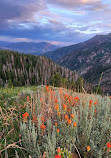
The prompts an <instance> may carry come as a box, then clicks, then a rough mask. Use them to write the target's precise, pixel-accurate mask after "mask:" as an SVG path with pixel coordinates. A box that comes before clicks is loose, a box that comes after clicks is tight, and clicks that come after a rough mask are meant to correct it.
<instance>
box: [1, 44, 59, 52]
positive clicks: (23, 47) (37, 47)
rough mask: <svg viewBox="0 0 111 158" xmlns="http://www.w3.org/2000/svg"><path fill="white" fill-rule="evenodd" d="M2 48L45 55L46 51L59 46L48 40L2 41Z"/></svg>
mask: <svg viewBox="0 0 111 158" xmlns="http://www.w3.org/2000/svg"><path fill="white" fill-rule="evenodd" d="M0 47H1V48H0V49H2V50H3V49H7V50H13V51H17V52H19V53H26V54H27V53H28V54H34V55H43V54H44V53H45V52H48V51H53V50H55V49H57V48H58V47H59V46H57V45H53V44H50V43H47V42H40V43H36V42H17V43H9V42H4V41H1V42H0Z"/></svg>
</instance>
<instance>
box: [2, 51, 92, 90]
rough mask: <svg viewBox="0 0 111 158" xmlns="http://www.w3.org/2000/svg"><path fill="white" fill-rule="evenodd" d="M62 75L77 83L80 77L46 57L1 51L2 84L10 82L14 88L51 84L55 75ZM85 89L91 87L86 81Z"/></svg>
mask: <svg viewBox="0 0 111 158" xmlns="http://www.w3.org/2000/svg"><path fill="white" fill-rule="evenodd" d="M57 73H58V74H60V75H61V77H63V78H66V79H67V80H68V81H70V82H71V81H72V82H74V83H75V82H76V81H78V79H79V78H80V76H79V75H78V74H77V73H75V72H73V71H71V70H69V69H68V68H64V67H61V66H59V65H57V64H56V63H54V62H53V61H51V60H50V59H48V58H46V57H44V56H34V55H25V54H19V53H16V52H12V51H7V50H4V51H3V50H2V51H0V79H1V83H2V82H4V83H7V82H9V81H10V80H11V81H12V83H13V85H14V86H24V85H40V84H44V85H46V84H49V82H50V80H51V78H52V77H53V76H54V74H57ZM84 86H85V88H86V89H87V90H88V89H91V85H90V84H89V83H87V82H85V80H84Z"/></svg>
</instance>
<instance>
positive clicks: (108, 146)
mask: <svg viewBox="0 0 111 158" xmlns="http://www.w3.org/2000/svg"><path fill="white" fill-rule="evenodd" d="M106 145H107V148H108V150H110V148H111V144H110V142H108V143H107V144H106Z"/></svg>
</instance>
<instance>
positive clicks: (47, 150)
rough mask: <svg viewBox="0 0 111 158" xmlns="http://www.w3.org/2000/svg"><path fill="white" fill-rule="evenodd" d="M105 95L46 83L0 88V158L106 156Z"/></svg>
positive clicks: (108, 106)
mask: <svg viewBox="0 0 111 158" xmlns="http://www.w3.org/2000/svg"><path fill="white" fill-rule="evenodd" d="M110 117H111V98H110V96H104V97H102V96H99V95H94V94H91V95H90V94H86V93H85V92H84V93H76V92H73V91H71V90H68V89H63V88H55V87H51V86H50V87H49V86H38V87H35V86H33V87H26V88H25V87H20V88H4V89H1V90H0V156H1V158H7V157H9V158H15V157H16V158H19V157H20V158H21V157H23V158H28V157H30V158H31V157H32V158H106V157H107V158H109V157H110V156H111V150H110V149H111V144H110V143H111V118H110Z"/></svg>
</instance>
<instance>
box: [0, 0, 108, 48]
mask: <svg viewBox="0 0 111 158" xmlns="http://www.w3.org/2000/svg"><path fill="white" fill-rule="evenodd" d="M108 33H111V0H0V41H8V42H42V41H44V42H50V43H52V44H56V45H61V46H67V45H71V44H75V43H79V42H83V41H85V40H88V39H90V38H92V37H93V36H95V35H97V34H108Z"/></svg>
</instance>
